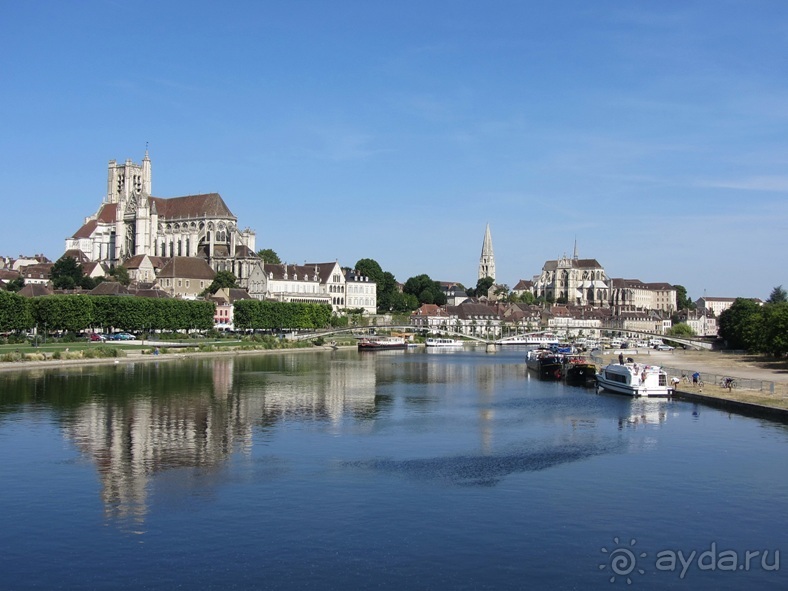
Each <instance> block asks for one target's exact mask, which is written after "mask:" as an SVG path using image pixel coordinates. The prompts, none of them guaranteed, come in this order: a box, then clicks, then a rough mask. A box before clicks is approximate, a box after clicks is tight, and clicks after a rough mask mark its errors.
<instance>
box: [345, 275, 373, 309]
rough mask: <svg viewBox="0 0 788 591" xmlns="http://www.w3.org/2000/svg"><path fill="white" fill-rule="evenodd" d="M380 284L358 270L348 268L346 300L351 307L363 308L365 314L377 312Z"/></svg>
mask: <svg viewBox="0 0 788 591" xmlns="http://www.w3.org/2000/svg"><path fill="white" fill-rule="evenodd" d="M377 291H378V285H377V283H375V282H374V281H370V280H369V277H367V276H365V275H361V274H360V273H359V272H358V271H355V270H348V271H347V272H346V273H345V302H346V307H347V308H349V309H358V308H361V309H363V310H364V314H375V313H377V311H378V296H377Z"/></svg>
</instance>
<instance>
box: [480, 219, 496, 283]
mask: <svg viewBox="0 0 788 591" xmlns="http://www.w3.org/2000/svg"><path fill="white" fill-rule="evenodd" d="M485 277H489V278H490V279H492V280H493V281H495V255H494V254H493V245H492V235H491V234H490V224H487V229H486V230H485V231H484V243H483V244H482V256H481V258H480V259H479V279H484V278H485Z"/></svg>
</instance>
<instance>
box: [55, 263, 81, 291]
mask: <svg viewBox="0 0 788 591" xmlns="http://www.w3.org/2000/svg"><path fill="white" fill-rule="evenodd" d="M49 278H50V279H51V280H52V285H53V286H54V288H55V289H74V288H75V287H76V286H77V285H80V284H81V283H82V265H80V264H79V263H77V260H76V259H75V258H73V257H61V258H59V259H58V260H57V261H56V262H55V264H54V265H53V266H52V270H51V271H50V273H49Z"/></svg>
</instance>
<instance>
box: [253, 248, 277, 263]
mask: <svg viewBox="0 0 788 591" xmlns="http://www.w3.org/2000/svg"><path fill="white" fill-rule="evenodd" d="M257 256H259V257H260V258H261V259H263V262H264V263H269V264H272V265H281V264H282V261H281V260H279V255H278V254H276V252H275V251H274V250H273V249H271V248H263V249H261V250H258V251H257Z"/></svg>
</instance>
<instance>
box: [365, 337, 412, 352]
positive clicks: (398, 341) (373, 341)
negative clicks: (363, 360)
mask: <svg viewBox="0 0 788 591" xmlns="http://www.w3.org/2000/svg"><path fill="white" fill-rule="evenodd" d="M407 348H408V343H407V341H406V340H405V339H404V338H402V337H365V338H363V339H361V340H360V341H359V342H358V350H359V351H384V350H387V349H407Z"/></svg>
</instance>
